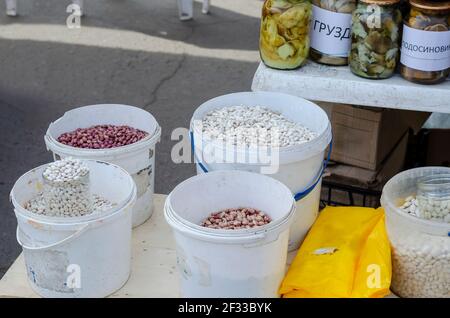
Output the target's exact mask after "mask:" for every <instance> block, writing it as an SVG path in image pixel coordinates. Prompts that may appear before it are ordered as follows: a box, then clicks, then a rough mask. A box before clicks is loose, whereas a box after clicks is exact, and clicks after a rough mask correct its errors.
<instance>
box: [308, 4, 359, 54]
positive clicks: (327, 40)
mask: <svg viewBox="0 0 450 318" xmlns="http://www.w3.org/2000/svg"><path fill="white" fill-rule="evenodd" d="M312 9H313V10H312V12H313V18H312V22H311V30H310V37H311V47H312V48H314V49H316V50H317V51H319V52H321V53H324V54H327V55H332V56H340V57H347V56H348V54H349V52H350V46H351V37H350V30H351V24H352V15H351V14H350V13H338V12H332V11H328V10H324V9H322V8H319V7H318V6H315V5H313V6H312Z"/></svg>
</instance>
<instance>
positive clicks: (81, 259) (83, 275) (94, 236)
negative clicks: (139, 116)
mask: <svg viewBox="0 0 450 318" xmlns="http://www.w3.org/2000/svg"><path fill="white" fill-rule="evenodd" d="M86 164H87V165H88V167H89V168H90V179H91V189H92V192H93V193H95V194H98V195H100V196H101V197H103V198H105V199H108V200H110V201H111V202H112V203H115V204H117V205H116V206H115V207H114V208H112V209H111V210H108V211H105V212H101V213H98V212H94V213H93V214H91V215H85V216H81V217H68V218H61V217H48V216H44V215H38V214H35V213H32V212H30V211H27V210H26V209H25V208H24V207H23V206H24V204H25V202H27V201H28V200H29V199H31V198H32V197H33V196H35V195H36V194H37V193H39V192H40V191H42V186H43V179H42V172H43V171H44V170H45V168H46V167H47V165H43V166H40V167H38V168H35V169H33V170H31V171H29V172H27V173H26V174H24V175H23V176H22V177H20V178H19V179H18V180H17V182H16V183H15V184H14V187H13V189H12V191H11V195H10V197H11V201H12V203H13V205H14V212H15V214H16V217H17V222H18V227H17V241H18V242H19V244H20V245H21V246H22V248H23V254H24V257H25V265H26V269H27V274H28V281H29V283H30V285H31V287H32V289H33V290H34V291H35V292H36V293H38V294H39V295H41V296H43V297H105V296H107V295H110V294H112V293H113V292H115V291H116V290H118V289H119V288H121V287H122V286H123V285H124V284H125V282H126V281H127V279H128V277H129V275H130V262H131V221H132V210H133V206H134V204H135V202H136V186H135V184H134V182H133V179H132V178H131V176H130V175H129V174H128V173H127V172H126V171H125V170H124V169H122V168H120V167H118V166H116V165H112V164H110V163H105V162H99V161H91V160H88V161H86Z"/></svg>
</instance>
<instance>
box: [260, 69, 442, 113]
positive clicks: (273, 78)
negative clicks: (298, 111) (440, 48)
mask: <svg viewBox="0 0 450 318" xmlns="http://www.w3.org/2000/svg"><path fill="white" fill-rule="evenodd" d="M252 90H253V91H275V92H282V93H288V94H291V95H296V96H299V97H303V98H305V99H309V100H314V101H319V102H331V103H337V104H351V105H360V106H372V107H383V108H397V109H405V110H416V111H426V112H439V113H447V114H450V80H449V79H447V81H445V82H444V83H441V84H437V85H419V84H414V83H411V82H408V81H407V80H405V79H403V78H402V77H401V76H400V75H398V74H396V75H394V76H393V77H391V78H389V79H384V80H369V79H364V78H361V77H359V76H356V75H354V74H353V73H351V71H350V70H349V68H348V67H347V66H341V67H332V66H326V65H321V64H317V63H314V62H311V61H308V62H307V64H306V65H305V66H303V67H301V68H299V69H297V70H292V71H281V70H275V69H271V68H268V67H266V66H265V65H264V64H263V63H261V64H260V65H259V67H258V69H257V71H256V73H255V76H254V78H253V83H252Z"/></svg>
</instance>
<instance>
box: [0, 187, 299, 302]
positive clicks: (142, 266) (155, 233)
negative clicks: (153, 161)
mask: <svg viewBox="0 0 450 318" xmlns="http://www.w3.org/2000/svg"><path fill="white" fill-rule="evenodd" d="M165 199H166V196H165V195H162V194H155V196H154V201H153V202H154V214H153V215H152V217H151V218H150V219H149V220H148V221H147V222H145V223H144V224H142V225H140V226H138V227H137V228H135V229H133V238H132V260H131V276H130V279H129V280H128V281H127V283H126V284H125V286H123V287H122V288H121V289H120V290H118V291H117V292H115V293H114V294H112V295H111V296H110V297H119V298H124V297H143V298H145V297H154V298H157V297H179V286H178V273H177V268H176V255H175V241H174V239H173V236H172V231H171V229H170V227H169V225H168V224H167V223H166V221H165V219H164V214H163V207H164V201H165ZM295 255H296V252H292V253H290V254H289V256H288V261H289V262H288V263H290V261H291V260H292V259H293V258H294V257H295ZM2 297H26V298H30V297H33V298H34V297H39V295H37V294H36V293H35V292H34V291H33V290H32V289H31V287H30V286H29V285H28V281H27V274H26V269H25V263H24V258H23V254H21V255H20V256H19V257H18V258H17V259H16V261H15V262H14V264H13V265H12V266H11V267H10V268H9V270H8V271H7V272H6V274H5V275H4V276H3V278H2V279H1V280H0V298H2Z"/></svg>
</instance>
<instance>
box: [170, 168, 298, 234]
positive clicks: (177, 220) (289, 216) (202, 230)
mask: <svg viewBox="0 0 450 318" xmlns="http://www.w3.org/2000/svg"><path fill="white" fill-rule="evenodd" d="M219 174H236V175H238V174H239V175H245V174H247V175H255V176H258V177H261V178H268V180H270V181H271V182H273V183H276V184H278V185H280V186H282V187H283V188H284V190H285V191H286V194H288V195H289V197H290V198H291V200H292V203H291V208H290V210H289V212H288V213H286V214H285V215H284V216H283V217H281V218H279V219H278V220H274V221H272V222H270V223H268V224H265V225H262V226H256V227H253V228H249V229H238V230H222V229H210V228H206V227H203V226H200V225H198V224H195V223H193V222H190V221H188V220H186V219H184V218H182V217H181V216H179V215H178V213H176V211H175V210H174V209H173V208H172V207H171V203H170V202H171V198H172V194H173V193H174V192H175V191H176V190H177V189H179V188H180V187H182V186H186V185H187V184H189V183H191V182H195V181H196V180H199V179H203V178H209V177H210V176H211V175H219ZM295 211H296V203H295V200H294V197H293V195H292V192H291V191H290V190H289V189H288V188H287V187H286V185H284V184H283V183H282V182H280V181H278V180H276V179H274V178H271V177H268V176H265V175H262V174H259V173H253V172H248V171H240V170H219V171H212V172H209V173H205V174H199V175H195V176H193V177H191V178H189V179H187V180H184V181H183V182H181V183H179V184H178V185H177V186H176V187H175V188H174V189H173V190H172V192H171V193H170V194H169V195H168V196H167V198H166V201H165V204H164V214H165V217H166V220H167V221H168V223H169V224H170V225H171V226H172V227H175V226H174V225H175V224H176V225H177V226H176V229H177V230H180V227H182V228H184V229H186V230H189V231H190V233H191V234H192V235H195V234H198V235H200V236H204V235H207V236H210V237H214V238H217V239H229V238H235V239H246V238H257V236H258V235H259V234H264V233H269V232H272V231H275V230H276V229H278V228H279V227H281V226H283V225H285V224H286V223H290V222H291V221H292V220H293V216H294V214H295ZM172 222H173V223H172ZM194 233H195V234H194Z"/></svg>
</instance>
